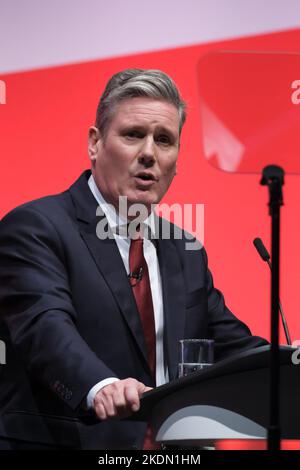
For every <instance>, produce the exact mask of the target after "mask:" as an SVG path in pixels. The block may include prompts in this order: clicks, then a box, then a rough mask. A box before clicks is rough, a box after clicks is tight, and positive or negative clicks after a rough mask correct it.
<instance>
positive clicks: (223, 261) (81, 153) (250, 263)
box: [0, 30, 300, 340]
mask: <svg viewBox="0 0 300 470" xmlns="http://www.w3.org/2000/svg"><path fill="white" fill-rule="evenodd" d="M299 44H300V30H293V31H288V32H284V33H278V34H269V35H264V36H259V37H252V38H244V39H239V40H234V41H226V42H222V43H213V44H209V45H201V46H197V45H196V46H191V47H184V48H179V49H174V50H166V51H159V52H153V53H147V54H140V55H134V56H128V57H120V58H115V59H110V60H101V61H94V62H87V63H79V64H74V65H69V66H62V67H55V68H49V69H43V70H36V71H30V72H26V73H18V74H10V75H6V76H3V75H2V76H1V77H0V78H1V79H3V80H5V82H6V86H7V97H6V99H7V104H5V105H0V132H1V136H0V156H1V163H0V165H1V171H0V188H1V199H0V201H1V202H0V217H1V216H3V215H4V214H5V213H6V212H8V211H9V210H10V209H12V208H13V207H15V206H16V205H18V204H21V203H23V202H25V201H28V200H31V199H34V198H37V197H41V196H43V195H47V194H51V193H56V192H59V191H62V190H64V189H66V188H67V187H68V186H69V185H70V184H71V183H72V182H73V181H74V180H75V179H76V178H77V176H78V175H79V174H80V173H81V171H82V170H84V169H85V168H87V167H89V160H88V157H87V150H86V144H87V130H88V127H89V125H91V124H93V122H94V116H95V110H96V106H97V102H98V99H99V96H100V94H101V92H102V91H103V87H104V85H105V83H106V81H107V79H108V78H109V77H110V76H111V75H112V74H113V73H114V72H116V71H119V70H120V69H123V68H127V67H143V68H159V69H162V70H164V71H166V72H167V73H169V74H170V75H171V76H172V77H173V78H174V79H175V80H176V82H177V84H178V85H179V88H180V89H181V92H182V95H183V97H184V98H185V100H186V101H187V103H188V108H189V110H188V120H187V124H186V126H185V129H184V131H183V136H182V144H181V153H180V158H179V166H178V170H179V171H178V175H177V177H176V178H175V180H174V182H173V185H172V187H171V188H170V190H169V192H168V194H167V196H166V197H165V199H164V202H167V203H170V204H173V203H178V202H179V203H204V204H205V245H206V248H207V250H208V255H209V261H210V266H211V269H212V271H213V273H214V278H215V284H216V285H217V287H219V288H221V289H222V290H223V292H224V294H225V297H226V300H227V304H228V305H229V307H230V308H231V309H232V310H233V312H234V313H236V314H237V315H238V316H239V317H240V318H241V319H242V320H244V321H245V322H247V323H248V324H249V326H250V327H251V329H252V331H253V333H255V334H259V335H263V336H266V337H269V310H270V308H269V296H270V291H269V272H268V269H267V266H265V265H263V263H262V261H261V260H260V259H258V256H257V254H256V253H255V251H254V248H253V246H252V240H253V238H255V237H256V236H261V237H262V238H263V240H264V241H265V243H266V245H267V247H269V240H270V237H269V231H270V230H269V224H270V222H269V217H268V208H267V205H266V204H267V200H268V197H267V190H266V188H263V187H261V186H260V185H259V180H260V176H259V175H234V174H225V173H222V172H220V171H218V170H215V169H214V168H212V167H211V166H210V165H209V164H208V163H207V162H206V161H205V159H204V157H203V155H202V147H201V137H200V112H199V91H198V89H197V74H196V68H197V64H198V61H199V59H200V57H202V55H203V54H205V53H206V52H208V51H210V50H217V49H230V50H267V51H272V50H273V51H279V50H281V51H287V50H288V51H298V52H300V46H299ZM295 78H299V79H300V75H299V77H295ZM299 182H300V180H299V177H298V176H288V177H287V178H286V185H285V187H284V197H285V206H284V208H283V211H282V224H283V229H282V278H281V281H282V290H281V297H282V303H283V305H284V308H285V311H286V316H287V319H288V322H289V326H290V330H291V333H292V339H293V340H295V339H300V322H298V308H299V303H300V300H299V298H298V294H297V292H298V288H299V282H298V281H299V274H298V271H299V266H300V248H299V243H298V238H299V233H300V225H299V222H298V207H299V202H300V193H299Z"/></svg>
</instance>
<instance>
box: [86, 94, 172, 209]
mask: <svg viewBox="0 0 300 470" xmlns="http://www.w3.org/2000/svg"><path fill="white" fill-rule="evenodd" d="M178 149H179V114H178V110H177V109H176V107H175V106H174V105H173V104H171V103H169V102H167V101H162V100H155V99H152V98H144V97H141V98H132V99H127V100H124V101H121V103H120V104H118V105H117V107H116V110H115V113H114V116H113V118H112V120H111V122H110V125H109V128H108V129H107V132H106V135H105V136H101V135H100V133H99V131H98V129H97V128H95V127H92V128H90V131H89V154H90V159H91V161H92V173H93V176H94V178H95V181H96V184H97V186H98V187H99V188H100V191H101V193H102V194H103V196H104V198H105V199H106V201H107V202H108V203H111V204H113V205H114V206H115V208H117V209H118V206H119V199H118V197H119V196H127V201H128V206H130V205H131V204H134V203H141V204H144V205H145V206H146V207H147V210H148V211H150V209H151V207H150V206H151V204H156V203H158V202H160V200H161V199H162V197H163V196H164V194H165V193H166V191H167V189H168V188H169V186H170V184H171V182H172V180H173V177H174V175H175V174H176V162H177V157H178Z"/></svg>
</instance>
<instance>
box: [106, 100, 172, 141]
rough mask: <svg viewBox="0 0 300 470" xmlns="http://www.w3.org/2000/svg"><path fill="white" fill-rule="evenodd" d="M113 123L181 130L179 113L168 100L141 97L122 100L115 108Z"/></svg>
mask: <svg viewBox="0 0 300 470" xmlns="http://www.w3.org/2000/svg"><path fill="white" fill-rule="evenodd" d="M111 124H112V125H116V126H117V125H127V126H130V125H133V126H134V125H139V126H147V125H148V126H149V125H150V126H159V127H165V128H167V129H170V130H171V131H173V132H178V130H179V113H178V110H177V108H176V107H175V106H174V105H173V104H172V103H169V102H168V101H165V100H157V99H152V98H146V97H140V98H130V99H126V100H123V101H121V102H120V103H119V104H118V105H117V106H116V109H115V113H114V115H113V119H112V121H111Z"/></svg>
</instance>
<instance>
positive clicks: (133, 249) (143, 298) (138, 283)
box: [129, 238, 156, 380]
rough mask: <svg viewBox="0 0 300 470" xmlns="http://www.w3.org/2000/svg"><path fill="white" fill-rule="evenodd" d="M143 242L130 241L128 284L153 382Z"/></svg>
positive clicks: (149, 297) (150, 310)
mask: <svg viewBox="0 0 300 470" xmlns="http://www.w3.org/2000/svg"><path fill="white" fill-rule="evenodd" d="M143 241H144V240H143V238H137V239H136V240H131V244H130V250H129V269H130V284H131V286H132V290H133V293H134V297H135V301H136V304H137V308H138V311H139V314H140V317H141V322H142V328H143V333H144V338H145V342H146V348H147V357H148V363H149V367H150V370H151V372H152V377H153V379H154V380H155V365H156V352H155V351H156V338H155V322H154V311H153V303H152V294H151V287H150V280H149V272H148V266H147V263H146V260H145V258H144V253H143Z"/></svg>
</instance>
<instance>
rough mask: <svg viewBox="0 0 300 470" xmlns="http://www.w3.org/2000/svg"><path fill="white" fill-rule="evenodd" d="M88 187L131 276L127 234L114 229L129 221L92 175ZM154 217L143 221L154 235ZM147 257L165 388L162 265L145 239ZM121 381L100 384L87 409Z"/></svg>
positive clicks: (158, 374) (159, 380)
mask: <svg viewBox="0 0 300 470" xmlns="http://www.w3.org/2000/svg"><path fill="white" fill-rule="evenodd" d="M88 185H89V187H90V190H91V191H92V193H93V195H94V197H95V198H96V200H97V202H98V204H99V206H100V207H101V209H102V211H103V212H104V214H105V216H106V218H107V221H108V224H109V226H110V228H111V229H112V232H113V236H114V238H115V240H116V243H117V246H118V249H119V252H120V255H121V257H122V260H123V263H124V266H125V269H126V272H127V274H129V272H130V269H129V248H130V238H126V237H124V235H118V234H117V233H116V230H114V228H116V227H118V226H122V225H127V223H128V221H127V220H126V219H124V218H123V217H122V216H121V215H120V214H117V213H116V211H115V210H114V209H113V208H112V207H111V206H110V205H109V204H108V203H107V202H106V201H105V199H104V197H103V196H102V194H101V192H100V190H99V188H98V187H97V185H96V182H95V180H94V178H93V175H91V176H90V178H89V180H88ZM154 217H155V215H154V214H153V213H151V214H150V216H149V217H148V218H147V219H146V220H145V221H144V222H143V223H144V224H146V225H148V226H149V227H150V229H151V232H152V233H153V234H155V221H154ZM143 249H144V257H145V260H146V262H147V266H148V271H149V279H150V286H151V292H152V301H153V310H154V321H155V334H156V385H157V386H159V385H162V384H164V383H166V382H168V380H169V374H168V370H167V367H166V365H165V360H164V344H163V332H164V315H163V297H162V284H161V277H160V270H159V263H158V259H157V253H156V248H155V246H154V244H153V243H152V241H151V240H149V239H147V238H144V244H143ZM117 380H119V379H117V378H115V377H110V378H107V379H105V380H102V381H101V382H98V383H97V384H96V385H95V386H94V387H93V388H92V389H91V390H90V391H89V393H88V395H87V405H88V408H92V407H93V400H94V398H95V395H96V393H97V392H98V391H99V390H100V389H101V388H103V387H105V386H106V385H109V384H110V383H113V382H115V381H117Z"/></svg>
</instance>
